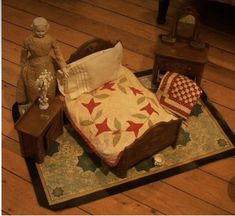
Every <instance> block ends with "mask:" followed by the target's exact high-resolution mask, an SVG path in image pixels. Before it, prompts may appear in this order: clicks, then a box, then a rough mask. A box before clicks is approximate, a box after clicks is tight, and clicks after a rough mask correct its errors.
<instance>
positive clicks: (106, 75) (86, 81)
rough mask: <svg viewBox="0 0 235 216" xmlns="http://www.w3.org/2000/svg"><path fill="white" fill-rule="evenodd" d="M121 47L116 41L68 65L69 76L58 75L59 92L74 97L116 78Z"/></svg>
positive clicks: (119, 71)
mask: <svg viewBox="0 0 235 216" xmlns="http://www.w3.org/2000/svg"><path fill="white" fill-rule="evenodd" d="M122 56H123V48H122V44H121V43H120V42H118V43H117V44H116V45H115V46H114V47H113V48H109V49H106V50H102V51H99V52H96V53H93V54H91V55H89V56H86V57H84V58H82V59H79V60H77V61H75V62H73V63H71V64H69V65H68V67H69V69H68V73H69V78H68V79H65V80H62V79H61V77H58V86H59V90H60V92H61V93H62V94H63V95H64V96H65V97H68V98H70V99H75V98H77V97H79V96H80V95H81V94H83V93H85V92H90V91H92V90H94V89H96V88H98V87H100V86H102V85H103V84H104V83H106V82H108V81H112V80H115V79H117V78H118V77H119V76H120V73H121V65H122Z"/></svg>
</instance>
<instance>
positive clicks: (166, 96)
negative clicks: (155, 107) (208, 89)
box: [157, 72, 202, 119]
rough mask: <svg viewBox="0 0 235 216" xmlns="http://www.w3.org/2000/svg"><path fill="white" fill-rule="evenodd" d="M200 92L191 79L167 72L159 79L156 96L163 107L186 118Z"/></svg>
mask: <svg viewBox="0 0 235 216" xmlns="http://www.w3.org/2000/svg"><path fill="white" fill-rule="evenodd" d="M201 93H202V90H201V89H200V88H199V87H198V86H197V84H196V83H195V82H194V81H193V80H191V79H189V78H188V77H186V76H183V75H180V74H177V73H171V72H167V73H166V74H165V75H164V77H163V78H162V80H161V83H160V86H159V88H158V91H157V98H158V100H159V102H160V104H161V105H162V106H163V107H164V108H166V109H168V110H170V111H172V112H173V113H175V114H176V115H178V116H180V117H182V118H184V119H187V117H188V116H189V114H190V113H191V110H192V108H193V107H194V105H195V104H196V103H197V101H198V99H199V98H200V95H201Z"/></svg>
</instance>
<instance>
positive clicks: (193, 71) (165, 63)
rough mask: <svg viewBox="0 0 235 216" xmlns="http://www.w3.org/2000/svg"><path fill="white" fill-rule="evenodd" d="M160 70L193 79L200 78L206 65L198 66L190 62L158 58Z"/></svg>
mask: <svg viewBox="0 0 235 216" xmlns="http://www.w3.org/2000/svg"><path fill="white" fill-rule="evenodd" d="M156 58H157V61H158V68H159V69H160V70H163V71H172V72H176V73H179V74H183V75H186V76H188V77H191V78H193V79H194V78H195V77H196V78H200V77H201V74H202V71H203V67H204V64H198V63H194V62H189V61H183V60H177V59H172V58H166V57H157V56H156Z"/></svg>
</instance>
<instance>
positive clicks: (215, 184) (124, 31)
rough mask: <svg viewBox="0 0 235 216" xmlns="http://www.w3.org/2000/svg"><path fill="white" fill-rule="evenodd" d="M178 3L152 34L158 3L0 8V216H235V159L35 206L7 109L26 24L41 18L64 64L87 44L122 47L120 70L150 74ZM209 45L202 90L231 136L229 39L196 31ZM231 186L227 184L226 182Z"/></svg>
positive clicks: (47, 2) (233, 96) (234, 80)
mask: <svg viewBox="0 0 235 216" xmlns="http://www.w3.org/2000/svg"><path fill="white" fill-rule="evenodd" d="M182 2H183V0H176V1H172V3H171V4H170V8H169V13H168V17H167V23H166V24H165V25H163V26H157V25H156V22H155V19H156V14H157V4H158V3H157V0H144V1H143V0H108V1H107V0H80V1H76V0H70V1H63V0H57V1H56V0H22V1H18V0H4V1H3V5H2V8H3V10H2V11H3V15H2V29H3V30H2V125H3V126H2V146H3V151H2V157H3V160H2V189H3V193H2V214H235V201H234V197H235V194H233V199H232V198H231V194H230V195H229V193H228V187H229V185H232V186H233V188H234V189H233V193H235V183H234V177H235V157H230V158H227V159H222V160H220V161H217V162H214V163H210V164H207V165H205V166H202V167H200V168H198V169H194V170H191V171H188V172H185V173H183V174H180V175H176V176H172V177H170V178H167V179H164V180H161V181H156V182H153V183H151V184H147V185H144V186H141V187H138V188H135V189H132V190H128V191H126V192H123V193H119V194H116V195H113V196H110V197H106V198H104V199H100V200H97V201H94V202H90V203H87V204H83V205H80V206H77V207H74V208H68V209H65V210H62V211H56V212H53V211H50V210H48V209H45V208H42V207H40V206H39V205H38V203H37V200H36V197H35V193H34V191H33V187H32V182H31V179H30V177H29V173H28V170H27V168H26V164H25V162H24V159H23V158H22V157H21V155H20V148H19V143H18V136H17V133H16V131H15V130H14V125H13V121H12V117H11V106H12V104H13V103H14V101H15V91H16V82H17V79H18V76H19V72H20V65H19V59H20V50H21V45H22V41H23V39H24V38H25V37H26V36H27V35H28V34H30V25H31V22H32V19H33V18H34V17H36V16H44V17H45V18H47V19H48V20H49V22H50V25H51V29H50V33H51V34H52V35H53V36H54V37H56V38H57V39H58V41H59V45H60V47H61V49H62V52H63V54H64V56H65V58H66V59H67V58H68V57H69V55H70V54H71V53H72V52H73V51H74V50H75V49H76V48H77V47H78V46H79V45H81V44H82V43H84V42H85V41H87V40H89V39H92V38H95V37H101V38H104V39H110V40H112V41H116V40H121V41H122V43H123V46H124V60H123V64H124V65H125V66H127V67H129V68H130V69H132V70H133V72H138V71H141V70H147V69H150V68H152V65H153V56H154V48H155V44H156V40H157V36H158V35H159V34H160V33H165V32H166V31H167V30H169V28H170V27H169V26H170V24H171V22H172V16H173V15H174V14H175V12H176V11H177V10H178V8H179V5H180V4H181V3H182ZM201 38H202V39H203V40H204V41H206V42H208V43H209V44H210V46H211V47H210V50H209V56H208V57H209V62H208V64H207V65H206V67H205V71H204V74H203V79H202V88H203V89H204V91H205V92H206V93H207V95H208V96H209V98H210V100H211V101H212V103H213V104H214V105H215V107H216V108H217V109H218V110H219V112H220V113H221V115H222V116H223V118H224V119H225V120H226V121H227V123H228V125H229V126H230V127H231V129H232V130H233V132H235V35H230V34H227V33H225V32H221V31H218V30H216V29H215V28H211V27H207V26H202V29H201ZM232 179H233V182H232Z"/></svg>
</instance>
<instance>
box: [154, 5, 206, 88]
mask: <svg viewBox="0 0 235 216" xmlns="http://www.w3.org/2000/svg"><path fill="white" fill-rule="evenodd" d="M199 27H200V21H199V14H198V13H197V11H195V9H193V8H191V7H185V8H182V9H181V10H180V11H179V13H178V14H177V16H176V18H175V20H174V21H173V25H172V28H171V30H170V32H169V34H166V35H159V37H158V41H157V46H156V52H155V60H154V66H153V77H152V89H154V90H156V89H157V87H158V85H159V83H160V79H161V76H162V75H163V74H164V72H166V71H172V72H177V73H180V74H183V75H186V76H188V77H190V78H192V79H194V80H196V82H197V83H198V84H200V80H201V77H202V72H203V69H204V65H205V63H207V53H208V48H209V45H208V44H206V43H203V42H202V41H201V40H200V38H199V32H200V30H199Z"/></svg>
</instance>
